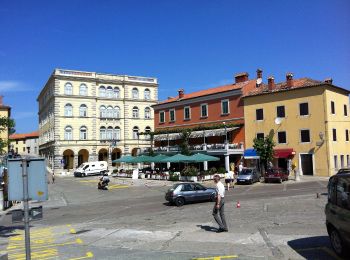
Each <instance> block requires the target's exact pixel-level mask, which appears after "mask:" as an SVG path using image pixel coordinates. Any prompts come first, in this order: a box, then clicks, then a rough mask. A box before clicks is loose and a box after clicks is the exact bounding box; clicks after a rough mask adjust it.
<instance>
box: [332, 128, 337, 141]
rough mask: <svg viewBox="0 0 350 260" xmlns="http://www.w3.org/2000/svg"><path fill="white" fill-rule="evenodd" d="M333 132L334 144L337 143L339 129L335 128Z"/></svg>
mask: <svg viewBox="0 0 350 260" xmlns="http://www.w3.org/2000/svg"><path fill="white" fill-rule="evenodd" d="M332 132H333V142H336V141H337V129H335V128H333V129H332Z"/></svg>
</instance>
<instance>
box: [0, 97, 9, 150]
mask: <svg viewBox="0 0 350 260" xmlns="http://www.w3.org/2000/svg"><path fill="white" fill-rule="evenodd" d="M10 116H11V107H9V106H6V105H4V104H3V96H0V117H2V118H10ZM8 138H9V129H8V127H6V128H4V129H0V139H1V140H2V141H4V142H5V143H7V142H8ZM7 151H8V145H7V144H6V145H5V146H4V147H3V149H2V151H0V154H2V153H7Z"/></svg>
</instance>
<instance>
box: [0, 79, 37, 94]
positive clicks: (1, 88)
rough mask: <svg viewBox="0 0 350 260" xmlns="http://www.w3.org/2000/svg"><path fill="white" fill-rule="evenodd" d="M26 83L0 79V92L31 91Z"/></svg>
mask: <svg viewBox="0 0 350 260" xmlns="http://www.w3.org/2000/svg"><path fill="white" fill-rule="evenodd" d="M32 90H33V89H32V88H30V87H29V86H28V85H27V84H25V83H23V82H21V81H15V80H0V92H22V91H32Z"/></svg>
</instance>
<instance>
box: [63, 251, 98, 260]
mask: <svg viewBox="0 0 350 260" xmlns="http://www.w3.org/2000/svg"><path fill="white" fill-rule="evenodd" d="M93 257H94V254H93V253H92V252H87V253H86V255H85V256H82V257H77V258H69V260H79V259H86V258H93Z"/></svg>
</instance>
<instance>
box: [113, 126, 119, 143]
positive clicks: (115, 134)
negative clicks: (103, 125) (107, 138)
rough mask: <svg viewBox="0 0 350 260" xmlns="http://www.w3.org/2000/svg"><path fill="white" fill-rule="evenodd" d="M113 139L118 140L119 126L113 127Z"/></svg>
mask: <svg viewBox="0 0 350 260" xmlns="http://www.w3.org/2000/svg"><path fill="white" fill-rule="evenodd" d="M113 139H114V140H120V128H119V126H117V127H116V128H114V132H113Z"/></svg>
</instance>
